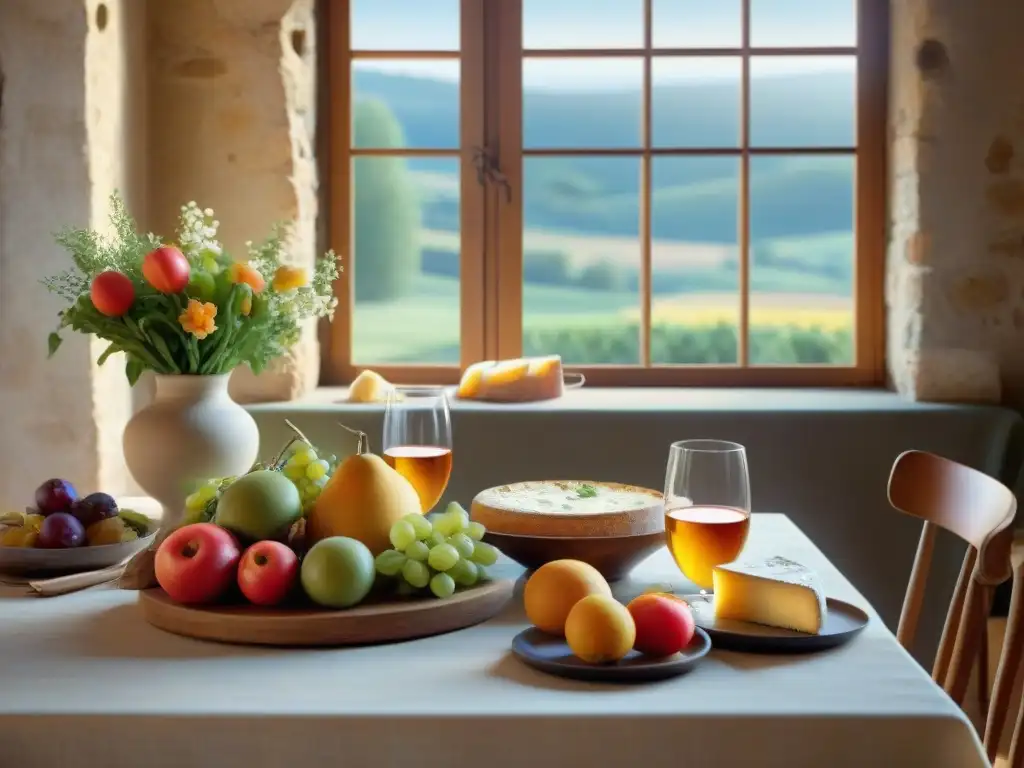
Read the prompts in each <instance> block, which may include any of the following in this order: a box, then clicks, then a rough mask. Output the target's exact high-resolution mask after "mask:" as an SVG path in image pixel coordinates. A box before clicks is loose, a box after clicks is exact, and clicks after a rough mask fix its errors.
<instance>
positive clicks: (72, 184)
mask: <svg viewBox="0 0 1024 768" xmlns="http://www.w3.org/2000/svg"><path fill="white" fill-rule="evenodd" d="M128 5H133V6H135V7H134V8H133V9H132V10H130V11H129V10H126V11H125V12H124V13H122V10H124V8H123V6H128ZM141 5H142V4H135V3H131V2H130V0H113V1H108V2H106V3H101V4H98V3H95V2H92V1H90V2H83V1H82V0H49V1H48V2H46V3H40V2H37V0H4V2H2V3H0V72H2V73H3V86H2V87H3V91H2V95H0V414H2V418H3V420H4V424H3V436H4V448H3V453H2V456H0V458H2V460H0V490H2V493H3V495H2V499H3V503H5V504H16V503H20V502H24V503H29V502H30V501H31V491H32V489H33V488H34V487H35V485H37V484H38V483H39V482H41V481H42V480H45V479H46V477H48V476H52V475H59V476H63V477H66V478H68V479H70V480H71V481H72V482H74V483H75V484H76V485H78V486H80V487H82V488H83V489H84V490H87V491H91V490H95V489H97V488H99V487H102V488H104V489H110V490H111V491H113V492H120V491H122V490H123V489H124V487H125V483H126V475H125V471H124V463H123V459H122V458H121V447H120V436H121V430H122V429H123V426H124V424H125V422H126V420H127V418H128V414H129V410H130V408H129V403H130V401H129V397H128V387H127V383H126V381H125V378H124V374H123V361H121V362H120V365H119V364H118V360H117V359H116V358H112V359H111V360H110V361H108V363H107V366H106V367H105V368H104V369H102V370H101V369H98V368H97V366H96V364H95V363H94V362H93V361H94V360H95V359H96V357H97V356H98V354H99V345H97V344H94V343H90V342H89V341H88V340H87V339H85V338H73V337H71V336H70V335H68V338H67V339H66V343H65V345H64V346H63V347H61V349H60V351H59V353H58V357H57V358H55V359H54V360H52V361H47V360H46V336H47V334H48V333H49V332H50V331H51V330H53V328H54V327H55V325H56V322H57V312H58V310H59V309H60V308H61V303H60V302H59V300H57V299H56V298H53V297H51V296H49V295H47V293H46V292H45V291H44V289H43V288H42V286H41V285H40V284H39V280H40V279H41V278H42V277H44V276H46V275H50V274H55V273H57V272H59V271H61V270H62V269H64V268H66V266H67V262H66V257H65V255H64V254H63V253H62V252H61V251H60V250H59V249H58V248H57V247H56V245H55V244H54V241H53V234H54V233H55V232H56V231H57V230H58V229H60V228H62V227H64V226H90V227H102V226H104V225H105V224H106V219H107V211H106V205H107V202H106V196H107V195H108V194H109V192H110V191H111V190H113V189H115V188H119V189H122V190H123V191H124V193H125V195H126V197H127V198H128V199H129V202H130V203H131V204H132V205H133V206H138V207H140V208H141V207H143V206H144V204H145V194H144V186H143V183H142V180H143V179H144V174H142V172H141V169H140V168H139V167H138V164H137V163H136V162H135V161H133V160H132V159H131V155H132V154H133V152H132V151H131V150H135V152H134V154H135V156H136V157H139V156H144V153H141V154H140V153H139V152H138V150H139V149H140V146H141V145H140V143H139V142H138V140H137V137H138V136H139V135H140V133H141V134H142V135H144V130H143V131H140V128H139V125H140V120H141V119H144V115H145V109H144V103H143V102H142V99H143V98H144V85H143V84H142V82H140V80H139V79H138V78H136V77H135V73H133V72H132V71H131V67H130V65H129V63H128V55H129V49H131V48H133V47H136V48H137V47H138V43H139V39H140V33H141V30H142V29H143V26H142V25H143V23H144V22H143V19H142V17H141ZM140 116H141V117H140ZM133 136H135V137H136V139H133V138H131V137H133ZM126 137H127V142H126ZM126 148H127V149H128V150H129V151H127V152H126Z"/></svg>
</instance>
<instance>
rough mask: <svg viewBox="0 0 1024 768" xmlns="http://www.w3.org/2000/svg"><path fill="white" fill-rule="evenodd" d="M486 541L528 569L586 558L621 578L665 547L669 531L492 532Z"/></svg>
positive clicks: (610, 577) (610, 576)
mask: <svg viewBox="0 0 1024 768" xmlns="http://www.w3.org/2000/svg"><path fill="white" fill-rule="evenodd" d="M484 541H486V542H488V543H490V544H493V545H494V546H496V547H497V548H498V549H500V550H501V551H502V552H503V553H504V554H505V555H506V556H507V557H509V558H510V559H512V560H515V561H516V562H517V563H519V564H520V565H521V566H523V567H524V568H526V569H527V570H534V569H537V568H540V567H541V566H542V565H544V563H549V562H551V561H552V560H565V559H571V560H582V561H583V562H584V563H589V564H590V565H592V566H594V567H595V568H596V569H597V570H598V571H600V572H601V575H602V576H604V577H605V578H606V579H608V581H618V580H619V579H623V578H625V577H626V576H628V575H629V573H630V571H632V570H633V569H634V568H635V567H636V566H638V565H639V564H640V563H641V562H643V561H644V560H645V559H647V558H648V557H650V556H651V555H652V554H654V552H656V551H657V550H658V549H660V548H661V547H663V546H665V532H664V531H655V532H654V533H644V534H640V535H638V536H587V537H570V536H522V535H513V534H510V533H494V532H492V531H488V532H487V533H486V534H485V535H484Z"/></svg>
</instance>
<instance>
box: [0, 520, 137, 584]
mask: <svg viewBox="0 0 1024 768" xmlns="http://www.w3.org/2000/svg"><path fill="white" fill-rule="evenodd" d="M156 529H157V524H156V523H155V522H154V523H152V524H151V525H150V528H149V533H147V534H146V535H145V536H141V537H139V538H138V539H135V540H134V541H126V542H123V543H121V544H103V545H100V546H97V547H75V548H74V549H36V548H34V547H0V573H4V574H8V575H12V576H28V575H36V574H53V575H56V574H63V573H78V572H80V571H93V570H98V569H100V568H106V567H107V566H111V565H117V564H118V563H120V562H121V561H122V560H125V559H127V558H129V557H131V556H132V555H134V554H135V553H136V552H138V551H139V550H140V549H145V548H146V547H148V546H149V545H150V543H152V541H153V538H154V537H155V536H156Z"/></svg>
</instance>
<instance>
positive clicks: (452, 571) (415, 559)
mask: <svg viewBox="0 0 1024 768" xmlns="http://www.w3.org/2000/svg"><path fill="white" fill-rule="evenodd" d="M486 532H487V531H486V529H485V528H484V526H483V525H481V524H480V523H478V522H475V521H471V520H470V519H469V515H468V514H467V512H466V510H465V509H463V508H462V506H461V505H459V504H457V503H456V502H452V503H450V504H449V505H448V507H447V508H446V509H445V511H444V512H442V513H440V514H437V515H432V516H430V517H424V516H423V515H418V514H415V513H413V514H409V515H406V516H405V517H403V518H402V519H401V520H399V521H397V522H396V523H395V524H394V525H393V526H392V527H391V532H390V539H391V546H392V549H387V550H385V551H383V552H381V553H380V554H379V555H377V558H376V561H375V565H376V568H377V573H379V574H380V575H381V576H384V577H386V578H393V579H397V580H398V583H399V588H400V590H402V591H404V592H416V591H418V590H423V589H428V588H429V589H430V591H431V593H433V594H434V596H435V597H439V598H441V599H444V598H447V597H451V596H452V595H453V594H455V590H456V589H457V588H458V587H472V586H473V585H474V584H477V583H479V582H481V581H484V580H486V579H487V578H488V575H487V571H486V568H487V567H489V566H492V565H494V564H495V563H496V562H497V561H498V550H497V549H495V548H494V547H493V546H491V545H490V544H487V543H486V542H484V541H483V538H484V534H485V533H486Z"/></svg>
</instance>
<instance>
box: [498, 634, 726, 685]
mask: <svg viewBox="0 0 1024 768" xmlns="http://www.w3.org/2000/svg"><path fill="white" fill-rule="evenodd" d="M710 650H711V640H710V639H709V638H708V636H707V633H706V632H704V630H702V629H701V628H700V627H698V628H697V631H696V632H695V633H694V635H693V640H691V641H690V644H689V646H687V647H686V649H685V650H683V651H682V652H681V653H676V654H673V655H672V656H666V657H665V658H661V659H655V658H651V657H650V656H644V655H642V654H640V653H638V652H637V651H630V652H629V655H628V656H626V658H624V659H623V660H622V661H617V662H614V663H612V664H588V663H587V662H585V661H582V660H580V659H578V658H576V656H574V655H573V653H572V651H570V650H569V645H568V644H567V643H566V642H565V638H562V637H555V636H553V635H549V634H546V633H544V632H541V631H540V630H539V629H537V628H536V627H531V628H530V629H527V630H524V631H522V632H520V633H519V634H518V635H516V636H515V637H514V638H512V653H514V654H515V655H516V656H518V657H519V658H520V659H522V660H523V662H525V663H526V664H529V665H530V666H531V667H534V668H535V669H539V670H540V671H541V672H547V673H549V674H552V675H558V676H559V677H569V678H573V679H575V680H590V681H593V682H608V683H642V682H650V681H652V680H664V679H665V678H668V677H675V676H676V675H681V674H683V673H685V672H689V671H690V670H691V669H693V668H694V667H695V666H696V665H697V664H699V663H700V660H701V659H702V658H704V657H705V656H706V655H707V653H708V651H710Z"/></svg>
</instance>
